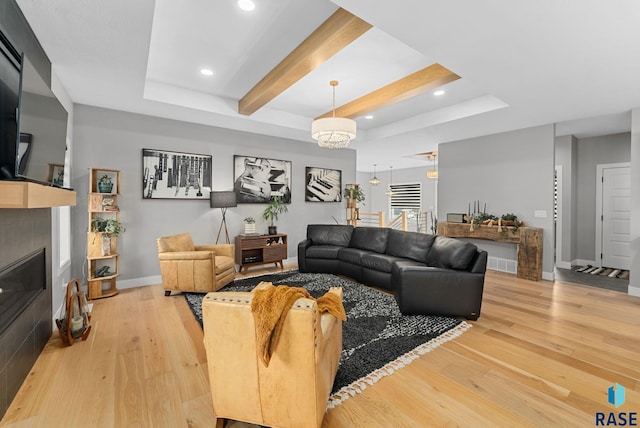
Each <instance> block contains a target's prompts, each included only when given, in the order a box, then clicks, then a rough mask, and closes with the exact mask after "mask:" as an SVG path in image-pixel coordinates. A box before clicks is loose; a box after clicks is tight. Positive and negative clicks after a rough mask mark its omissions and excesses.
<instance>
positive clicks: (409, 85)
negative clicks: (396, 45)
mask: <svg viewBox="0 0 640 428" xmlns="http://www.w3.org/2000/svg"><path fill="white" fill-rule="evenodd" d="M459 78H460V76H458V75H457V74H455V73H454V72H452V71H450V70H449V69H447V68H445V67H443V66H441V65H440V64H437V63H436V64H432V65H430V66H429V67H426V68H423V69H422V70H420V71H416V72H415V73H413V74H410V75H408V76H406V77H403V78H402V79H400V80H396V81H395V82H393V83H390V84H388V85H386V86H383V87H382V88H380V89H376V90H375V91H373V92H370V93H368V94H367V95H363V96H362V97H360V98H358V99H355V100H353V101H351V102H349V103H347V104H344V105H342V106H340V107H336V117H347V118H349V119H355V118H357V117H360V116H362V115H365V114H367V113H371V112H373V111H375V110H379V109H381V108H383V107H387V106H389V105H392V104H395V103H398V102H400V101H404V100H406V99H409V98H411V97H415V96H416V95H420V94H423V93H425V92H427V91H430V90H432V89H434V88H437V87H438V86H442V85H445V84H447V83H449V82H453V81H454V80H458V79H459ZM331 116H333V110H330V111H328V112H326V113H324V114H323V115H321V116H318V117H316V119H320V118H323V117H331Z"/></svg>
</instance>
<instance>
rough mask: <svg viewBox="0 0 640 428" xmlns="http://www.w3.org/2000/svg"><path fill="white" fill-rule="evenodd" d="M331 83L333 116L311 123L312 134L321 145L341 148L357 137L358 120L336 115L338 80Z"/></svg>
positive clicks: (329, 147) (328, 147)
mask: <svg viewBox="0 0 640 428" xmlns="http://www.w3.org/2000/svg"><path fill="white" fill-rule="evenodd" d="M329 85H331V87H333V116H332V117H323V118H320V119H316V120H314V121H313V123H312V124H311V136H312V137H313V139H314V140H317V141H318V145H319V146H320V147H324V148H327V149H341V148H344V147H347V146H348V145H349V142H350V141H351V140H353V139H354V138H356V128H357V127H356V121H355V120H353V119H349V118H346V117H336V86H338V81H337V80H332V81H330V82H329Z"/></svg>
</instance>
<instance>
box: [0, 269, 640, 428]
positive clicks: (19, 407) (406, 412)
mask: <svg viewBox="0 0 640 428" xmlns="http://www.w3.org/2000/svg"><path fill="white" fill-rule="evenodd" d="M254 273H255V271H250V272H249V274H254ZM92 324H93V330H92V331H91V335H90V336H89V339H88V341H86V342H80V343H77V344H75V345H73V346H71V347H65V346H63V345H62V343H61V341H60V340H59V338H58V337H57V333H56V335H54V336H52V338H51V340H50V341H49V343H48V345H47V346H46V348H45V350H44V352H43V353H42V355H41V356H40V358H39V359H38V361H37V362H36V364H35V366H34V367H33V369H32V371H31V373H30V375H29V376H28V378H27V380H26V381H25V383H24V385H23V386H22V388H21V389H20V391H19V393H18V395H17V397H16V398H15V400H14V401H13V403H12V405H11V407H10V408H9V410H8V412H7V413H6V415H5V417H4V418H3V420H2V422H1V423H0V425H1V426H6V427H22V426H25V427H26V426H28V427H40V426H41V427H128V426H138V427H211V426H214V420H213V409H212V406H211V400H210V393H209V388H208V383H207V382H208V380H207V371H206V358H205V353H204V348H203V346H202V331H201V329H200V326H199V325H198V323H197V322H196V321H195V319H194V317H193V315H192V314H191V312H190V310H189V308H188V307H187V305H186V303H185V301H184V299H183V298H182V297H181V296H180V295H174V296H171V297H165V296H164V295H163V290H162V288H161V286H159V285H155V286H148V287H140V288H133V289H128V290H123V291H121V293H120V294H119V295H118V296H115V297H113V298H109V299H103V300H98V301H96V302H95V306H94V311H93V320H92ZM471 324H473V328H471V329H469V330H468V331H467V332H465V333H464V334H463V335H462V336H460V337H459V338H457V339H455V340H453V341H451V342H448V343H445V344H444V345H442V346H440V347H439V348H437V349H435V350H434V351H432V352H430V353H428V354H426V355H424V356H422V357H421V358H420V359H418V360H416V361H414V362H413V363H411V364H410V365H409V366H407V367H405V368H403V369H401V370H399V371H398V372H396V373H395V374H393V375H392V376H388V377H386V378H384V379H382V380H380V381H379V382H378V383H377V384H375V385H374V386H372V387H369V388H367V390H366V391H365V392H363V393H362V394H360V395H358V396H356V397H353V398H351V399H349V400H347V401H346V402H345V403H343V404H342V405H340V406H338V407H336V408H334V409H332V410H330V411H329V412H328V413H327V415H326V416H325V419H324V424H323V426H325V427H426V426H456V425H457V426H473V427H476V426H500V427H507V426H509V427H515V426H559V427H560V426H561V427H569V426H595V414H596V412H606V413H607V414H608V412H610V411H613V412H618V411H619V412H640V298H636V297H630V296H628V295H626V294H624V293H619V292H615V291H609V290H602V289H596V288H592V287H586V286H579V285H573V284H566V283H560V282H556V283H552V282H548V281H540V282H531V281H527V280H520V279H517V278H515V277H514V276H512V275H509V274H502V273H497V272H493V271H488V272H487V276H486V283H485V292H484V300H483V307H482V314H481V317H480V319H479V320H478V321H475V322H471ZM616 382H617V383H619V384H621V385H623V386H624V387H625V388H626V403H625V404H623V405H622V406H621V407H619V408H618V409H615V408H614V407H613V406H612V405H610V404H608V403H607V389H608V388H609V387H610V386H611V385H613V384H614V383H616Z"/></svg>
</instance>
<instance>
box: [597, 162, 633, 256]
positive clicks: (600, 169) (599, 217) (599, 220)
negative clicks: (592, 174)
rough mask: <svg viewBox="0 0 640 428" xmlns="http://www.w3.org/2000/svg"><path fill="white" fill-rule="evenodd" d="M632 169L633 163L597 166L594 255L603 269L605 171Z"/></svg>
mask: <svg viewBox="0 0 640 428" xmlns="http://www.w3.org/2000/svg"><path fill="white" fill-rule="evenodd" d="M625 167H628V168H629V169H630V168H631V162H621V163H603V164H597V165H596V249H595V253H594V260H595V262H596V263H595V264H596V265H597V266H600V267H602V258H601V257H600V254H602V203H603V201H602V197H603V194H602V177H603V176H604V170H605V169H613V168H625Z"/></svg>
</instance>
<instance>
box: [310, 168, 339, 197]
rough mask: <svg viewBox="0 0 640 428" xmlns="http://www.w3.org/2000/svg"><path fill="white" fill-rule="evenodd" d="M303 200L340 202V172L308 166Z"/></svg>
mask: <svg viewBox="0 0 640 428" xmlns="http://www.w3.org/2000/svg"><path fill="white" fill-rule="evenodd" d="M304 200H305V201H307V202H341V201H342V171H339V170H337V169H328V168H313V167H310V166H308V167H307V168H306V172H305V191H304Z"/></svg>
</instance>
